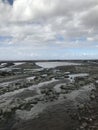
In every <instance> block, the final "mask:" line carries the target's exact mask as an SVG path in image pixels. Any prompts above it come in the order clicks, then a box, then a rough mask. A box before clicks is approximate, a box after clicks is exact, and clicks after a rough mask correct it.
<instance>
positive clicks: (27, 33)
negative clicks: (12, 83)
mask: <svg viewBox="0 0 98 130" xmlns="http://www.w3.org/2000/svg"><path fill="white" fill-rule="evenodd" d="M0 12H2V13H0V36H10V37H12V38H10V39H6V40H5V41H2V42H3V43H4V44H7V45H8V44H9V45H12V46H15V47H16V46H17V48H18V47H20V46H23V47H24V48H26V47H28V48H29V47H30V48H33V49H34V48H35V49H37V48H38V49H39V50H41V49H42V48H48V47H50V46H51V48H52V47H54V46H56V47H58V49H59V48H63V47H65V48H88V47H93V48H95V47H96V44H93V42H95V43H96V42H97V41H98V15H97V12H98V0H62V1H61V0H14V3H13V6H11V5H9V4H8V3H3V2H2V1H0ZM28 50H29V49H28ZM17 51H18V49H17ZM19 53H20V52H19ZM30 55H32V53H30ZM36 55H37V54H36ZM55 55H56V54H55ZM33 56H34V54H33Z"/></svg>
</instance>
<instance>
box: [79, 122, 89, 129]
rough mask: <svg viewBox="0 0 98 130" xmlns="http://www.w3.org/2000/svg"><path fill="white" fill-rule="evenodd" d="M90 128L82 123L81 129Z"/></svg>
mask: <svg viewBox="0 0 98 130" xmlns="http://www.w3.org/2000/svg"><path fill="white" fill-rule="evenodd" d="M87 126H88V124H87V123H86V122H84V123H82V125H81V126H80V129H81V130H83V129H85V128H86V127H87Z"/></svg>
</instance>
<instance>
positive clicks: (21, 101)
mask: <svg viewBox="0 0 98 130" xmlns="http://www.w3.org/2000/svg"><path fill="white" fill-rule="evenodd" d="M27 129H28V130H98V62H97V61H55V62H52V61H51V62H49V61H48V62H34V61H32V62H31V61H30V62H29V61H28V62H1V63H0V130H27Z"/></svg>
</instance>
